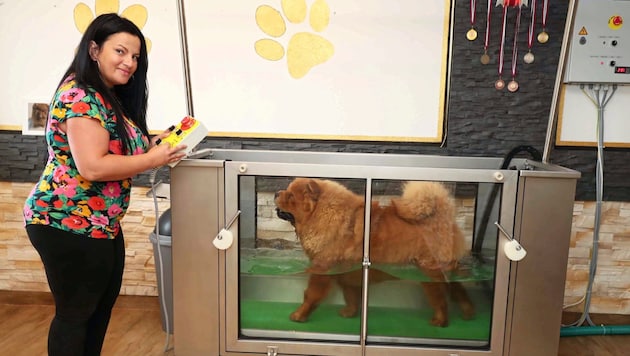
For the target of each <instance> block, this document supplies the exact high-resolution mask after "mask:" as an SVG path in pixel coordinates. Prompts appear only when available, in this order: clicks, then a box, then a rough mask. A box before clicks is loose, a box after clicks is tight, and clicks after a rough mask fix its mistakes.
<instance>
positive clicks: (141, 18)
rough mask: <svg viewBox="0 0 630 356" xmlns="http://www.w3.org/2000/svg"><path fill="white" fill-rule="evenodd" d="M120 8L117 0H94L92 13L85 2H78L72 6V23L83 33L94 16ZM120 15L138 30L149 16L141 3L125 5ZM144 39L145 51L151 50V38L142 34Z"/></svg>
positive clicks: (116, 10)
mask: <svg viewBox="0 0 630 356" xmlns="http://www.w3.org/2000/svg"><path fill="white" fill-rule="evenodd" d="M119 10H120V3H119V0H96V1H95V3H94V13H95V14H96V15H93V14H92V10H91V9H90V7H89V6H88V5H86V4H85V3H82V2H80V3H78V4H77V6H75V7H74V24H75V26H77V30H79V32H81V34H83V33H85V30H86V29H87V28H88V26H89V25H90V23H92V20H94V18H95V17H97V16H99V15H102V14H108V13H111V12H115V13H118V11H119ZM120 16H122V17H124V18H126V19H129V20H130V21H131V22H133V23H134V24H135V25H136V26H138V28H139V29H140V30H142V28H143V27H144V25H146V23H147V19H148V17H149V15H148V13H147V8H146V7H144V6H142V5H137V4H136V5H131V6H129V7H127V8H126V9H125V10H123V12H122V13H121V14H120ZM144 40H145V41H146V42H147V52H150V51H151V40H149V38H148V37H147V36H144Z"/></svg>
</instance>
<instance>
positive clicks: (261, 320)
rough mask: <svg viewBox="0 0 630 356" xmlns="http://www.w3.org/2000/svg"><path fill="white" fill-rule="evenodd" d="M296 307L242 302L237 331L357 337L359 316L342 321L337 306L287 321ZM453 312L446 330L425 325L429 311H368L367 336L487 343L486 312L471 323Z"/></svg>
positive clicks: (378, 308) (374, 309) (249, 301)
mask: <svg viewBox="0 0 630 356" xmlns="http://www.w3.org/2000/svg"><path fill="white" fill-rule="evenodd" d="M298 306H299V304H297V303H281V302H269V301H266V302H265V301H255V300H242V301H241V304H240V322H241V323H240V328H241V329H248V330H273V331H287V332H288V334H287V335H291V334H292V333H295V332H308V333H329V334H348V335H357V336H358V335H359V331H360V324H361V320H360V318H359V316H357V317H354V318H343V317H341V316H339V315H338V314H337V311H338V309H339V308H340V306H339V305H332V304H327V305H326V304H325V305H321V306H319V307H318V308H317V309H316V310H315V311H314V312H313V313H312V314H311V316H310V318H309V320H308V321H306V322H304V323H298V322H293V321H291V320H289V315H290V314H291V313H292V312H293V311H294V310H295V309H296V308H297V307H298ZM458 312H459V310H457V309H454V310H453V311H452V312H451V314H452V315H451V317H450V323H449V326H447V327H443V328H442V327H436V326H432V325H430V324H429V320H430V318H431V311H430V310H428V309H427V310H422V311H418V310H412V309H403V308H390V307H387V308H386V307H370V308H368V335H369V336H385V337H405V338H430V339H453V340H475V341H479V340H480V341H487V340H489V339H490V321H491V316H490V310H485V309H481V310H477V313H476V316H475V318H474V319H472V320H463V319H462V318H461V317H460V316H459V315H457V313H458Z"/></svg>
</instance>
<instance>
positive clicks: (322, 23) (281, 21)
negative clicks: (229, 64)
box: [254, 0, 335, 79]
mask: <svg viewBox="0 0 630 356" xmlns="http://www.w3.org/2000/svg"><path fill="white" fill-rule="evenodd" d="M281 6H282V13H281V12H280V11H278V10H276V9H275V8H273V7H272V6H269V5H261V6H259V7H258V8H257V9H256V24H257V25H258V27H259V28H260V29H261V30H262V31H263V32H264V33H265V34H267V35H268V36H271V37H274V38H280V37H282V36H283V35H284V34H285V33H286V31H287V22H286V21H288V22H290V23H294V24H299V23H302V22H304V21H305V20H306V17H307V15H308V16H309V25H310V28H311V29H312V30H313V31H315V32H322V31H323V30H325V29H326V28H327V27H328V23H329V22H330V8H329V7H328V3H327V2H326V0H315V2H313V4H312V6H311V10H310V12H308V6H307V4H306V0H281ZM283 15H284V16H283ZM285 19H286V21H285ZM286 48H287V49H286V58H287V67H288V69H289V74H290V75H291V76H292V77H293V78H295V79H299V78H302V77H303V76H305V75H306V73H308V72H309V71H310V70H311V68H313V67H315V66H317V65H319V64H322V63H324V62H326V61H327V60H328V59H330V57H332V55H333V54H334V52H335V48H334V47H333V45H332V43H330V41H328V40H327V39H325V38H324V37H322V36H320V35H318V34H315V33H311V32H298V33H295V34H294V35H293V36H292V37H291V39H290V40H289V43H288V45H287V46H286ZM254 49H255V50H256V53H258V55H259V56H261V57H262V58H264V59H267V60H270V61H277V60H280V59H282V58H283V57H285V47H284V46H283V45H282V44H280V43H279V42H278V41H276V40H274V39H270V38H265V39H261V40H258V41H256V43H255V45H254Z"/></svg>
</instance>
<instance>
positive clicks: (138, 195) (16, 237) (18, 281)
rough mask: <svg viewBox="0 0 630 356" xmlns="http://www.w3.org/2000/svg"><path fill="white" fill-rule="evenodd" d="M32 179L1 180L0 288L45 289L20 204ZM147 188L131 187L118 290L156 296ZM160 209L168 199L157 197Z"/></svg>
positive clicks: (152, 219)
mask: <svg viewBox="0 0 630 356" xmlns="http://www.w3.org/2000/svg"><path fill="white" fill-rule="evenodd" d="M33 184H34V183H7V182H0V226H1V228H0V290H12V291H38V292H41V291H48V290H49V289H48V284H47V282H46V274H45V273H44V267H43V265H42V263H41V261H40V258H39V255H38V254H37V251H36V250H35V249H34V248H33V246H32V245H31V243H30V241H29V240H28V237H27V236H26V232H25V231H24V227H23V225H22V224H23V223H22V206H23V204H24V200H25V199H26V197H27V196H28V194H29V193H30V191H31V189H32V187H33ZM148 191H149V189H148V188H142V187H141V188H133V189H132V197H131V205H130V206H129V209H128V211H127V215H126V216H125V218H124V219H123V231H124V233H125V245H126V257H125V273H124V275H123V285H122V289H121V294H126V295H149V296H156V295H158V293H157V278H156V274H155V261H154V260H153V244H152V243H151V241H150V240H149V235H150V234H151V232H152V231H153V228H154V227H155V221H156V220H155V208H154V202H153V199H152V198H150V197H149V198H147V197H146V194H147V192H148ZM158 207H159V208H158V209H159V211H160V212H163V211H165V210H166V209H168V207H169V202H168V200H165V199H158Z"/></svg>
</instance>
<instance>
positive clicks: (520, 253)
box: [503, 240, 527, 261]
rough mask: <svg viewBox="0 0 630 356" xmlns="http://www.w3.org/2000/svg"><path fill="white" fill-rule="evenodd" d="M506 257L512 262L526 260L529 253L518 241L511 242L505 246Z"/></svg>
mask: <svg viewBox="0 0 630 356" xmlns="http://www.w3.org/2000/svg"><path fill="white" fill-rule="evenodd" d="M503 252H504V253H505V256H506V257H507V258H509V259H510V260H512V261H520V260H522V259H523V258H525V255H527V251H525V249H524V248H523V246H521V244H519V243H518V241H516V240H510V241H508V242H506V243H505V245H503Z"/></svg>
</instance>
